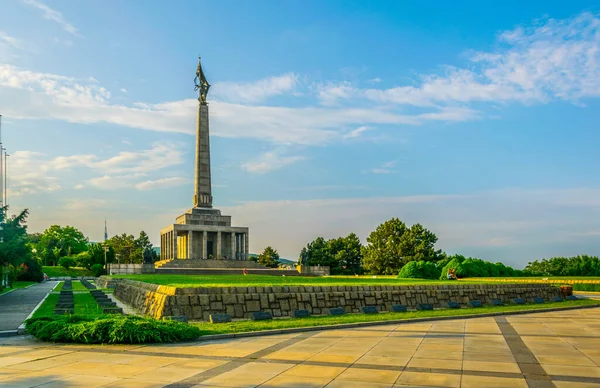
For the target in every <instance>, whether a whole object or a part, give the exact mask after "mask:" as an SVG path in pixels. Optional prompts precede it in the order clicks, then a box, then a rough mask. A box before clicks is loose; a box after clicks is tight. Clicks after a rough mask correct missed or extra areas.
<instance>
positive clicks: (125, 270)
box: [108, 264, 155, 275]
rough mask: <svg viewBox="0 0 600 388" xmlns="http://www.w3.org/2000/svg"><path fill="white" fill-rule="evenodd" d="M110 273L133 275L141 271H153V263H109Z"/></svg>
mask: <svg viewBox="0 0 600 388" xmlns="http://www.w3.org/2000/svg"><path fill="white" fill-rule="evenodd" d="M108 268H109V272H110V274H111V275H134V274H142V273H154V271H155V269H154V264H110V265H109V267H108Z"/></svg>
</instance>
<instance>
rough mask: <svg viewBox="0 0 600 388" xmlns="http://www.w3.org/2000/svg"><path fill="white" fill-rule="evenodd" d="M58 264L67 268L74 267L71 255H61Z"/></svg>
mask: <svg viewBox="0 0 600 388" xmlns="http://www.w3.org/2000/svg"><path fill="white" fill-rule="evenodd" d="M58 265H60V266H61V267H63V268H66V269H69V268H71V267H75V260H73V258H72V257H68V256H67V257H61V258H60V260H58Z"/></svg>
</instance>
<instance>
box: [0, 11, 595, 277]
mask: <svg viewBox="0 0 600 388" xmlns="http://www.w3.org/2000/svg"><path fill="white" fill-rule="evenodd" d="M0 8H1V9H2V18H1V19H0V114H2V115H3V120H2V142H3V144H4V146H5V147H6V148H7V150H8V153H9V155H10V156H9V158H8V161H9V164H8V180H9V190H8V197H9V198H8V202H9V205H10V207H11V210H12V211H13V212H16V211H18V210H20V209H23V208H29V209H30V212H31V214H30V218H29V230H30V232H42V231H43V230H44V229H46V228H48V227H49V226H50V225H53V224H59V225H67V224H68V225H73V226H76V227H77V228H79V229H80V230H82V231H83V232H84V233H85V234H86V235H87V236H89V238H90V239H91V240H92V241H100V240H102V238H103V232H104V219H105V218H106V220H107V223H108V228H109V234H110V235H114V234H121V233H132V234H136V235H137V234H138V233H139V231H140V230H142V229H143V230H145V231H146V232H147V233H148V234H149V235H150V237H151V239H152V241H153V242H154V243H155V244H158V242H159V230H160V229H161V228H163V227H165V226H167V225H168V224H170V223H173V222H174V220H175V218H176V216H178V215H180V214H182V213H183V212H184V211H186V210H187V209H189V208H190V207H191V206H192V196H193V185H192V180H193V168H194V167H193V166H194V152H195V149H194V148H195V139H194V134H195V122H196V118H195V115H196V104H197V100H196V98H197V95H196V94H195V92H194V85H193V79H194V76H195V70H196V65H197V57H198V56H199V55H200V56H202V65H203V69H204V72H205V74H206V77H207V79H208V81H209V82H210V83H211V85H212V87H211V89H210V92H209V95H208V102H209V109H210V115H211V116H210V126H211V156H212V179H213V182H212V183H213V197H214V200H213V204H214V206H215V207H216V208H219V209H221V210H222V211H223V213H224V214H229V215H232V217H233V224H234V226H248V227H249V228H250V239H249V240H250V251H251V252H260V251H261V250H262V249H264V247H265V246H267V245H271V246H272V247H274V248H275V249H277V250H278V251H279V253H280V254H281V256H282V257H285V258H290V259H297V257H298V254H299V252H300V249H301V248H302V247H303V246H305V245H306V244H307V243H308V242H310V241H311V240H313V239H314V238H316V237H318V236H323V237H325V238H335V237H338V236H345V235H347V234H349V233H352V232H354V233H356V234H357V235H358V236H359V237H360V238H361V240H362V241H363V243H365V242H366V237H367V236H368V234H369V233H370V232H371V231H373V230H374V229H375V228H376V227H377V225H379V224H380V223H382V222H384V221H386V220H389V219H390V218H393V217H397V218H400V219H401V220H403V221H404V222H406V223H407V224H408V225H412V224H415V223H421V224H422V225H423V226H424V227H426V228H428V229H430V230H431V231H433V232H434V233H435V234H436V235H437V236H438V238H439V240H438V242H437V244H436V248H439V249H442V250H444V251H445V252H447V253H449V254H454V253H461V254H464V255H465V256H473V257H480V258H483V259H486V260H491V261H502V262H504V263H506V264H509V265H513V266H515V267H517V268H522V267H523V266H524V265H526V263H527V262H529V261H532V260H536V259H542V258H547V257H553V256H571V255H577V254H593V255H600V223H599V220H600V179H599V178H600V169H599V168H600V153H599V152H598V151H597V150H598V145H599V144H600V131H599V128H600V125H599V123H600V9H599V8H600V7H599V6H598V3H597V1H584V0H582V1H577V2H564V1H543V2H541V1H528V2H523V1H519V2H516V1H504V2H495V3H493V4H492V3H490V2H481V1H462V2H458V3H457V2H442V1H402V2H388V1H350V0H347V1H343V2H336V1H311V0H303V1H294V0H290V1H285V2H280V1H266V0H265V1H260V2H242V1H229V0H223V1H177V2H165V1H147V0H144V1H142V0H132V1H127V2H124V1H118V0H102V1H100V0H86V1H80V2H73V1H70V0H44V1H41V0H0Z"/></svg>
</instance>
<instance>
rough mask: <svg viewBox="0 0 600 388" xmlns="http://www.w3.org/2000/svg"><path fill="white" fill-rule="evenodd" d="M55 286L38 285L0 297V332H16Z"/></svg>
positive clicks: (54, 284)
mask: <svg viewBox="0 0 600 388" xmlns="http://www.w3.org/2000/svg"><path fill="white" fill-rule="evenodd" d="M56 284H57V282H44V283H38V284H34V285H33V286H31V287H29V288H19V289H17V290H14V291H12V292H10V293H8V294H4V295H0V332H2V331H9V330H17V328H18V327H19V325H20V324H21V323H23V321H24V320H25V319H27V317H28V316H29V314H30V313H31V312H32V311H33V309H34V308H35V307H36V306H37V305H38V303H40V302H41V301H42V300H43V299H44V298H45V297H46V295H47V294H48V293H49V292H50V291H52V289H53V288H54V287H56Z"/></svg>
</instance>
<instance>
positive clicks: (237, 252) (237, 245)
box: [235, 233, 240, 260]
mask: <svg viewBox="0 0 600 388" xmlns="http://www.w3.org/2000/svg"><path fill="white" fill-rule="evenodd" d="M235 259H236V260H239V259H240V235H239V234H237V233H236V234H235Z"/></svg>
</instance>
